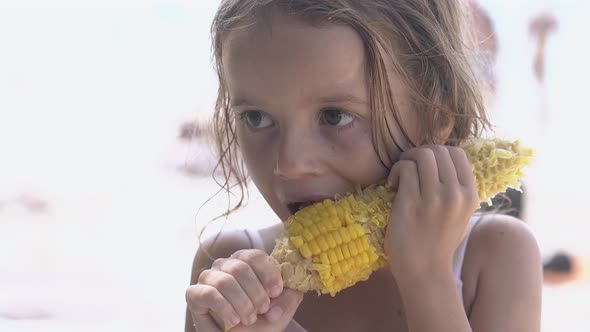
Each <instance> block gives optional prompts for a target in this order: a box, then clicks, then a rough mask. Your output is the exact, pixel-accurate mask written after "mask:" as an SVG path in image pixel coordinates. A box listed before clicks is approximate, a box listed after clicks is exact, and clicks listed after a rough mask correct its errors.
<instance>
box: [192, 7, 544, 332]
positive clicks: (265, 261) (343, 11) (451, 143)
mask: <svg viewBox="0 0 590 332" xmlns="http://www.w3.org/2000/svg"><path fill="white" fill-rule="evenodd" d="M464 10H465V7H463V4H462V3H460V2H459V0H371V1H360V0H224V1H222V3H221V6H220V8H219V10H218V12H217V15H216V17H215V20H214V23H213V28H212V32H213V47H214V52H215V60H216V64H217V71H218V74H219V81H220V88H219V96H218V99H217V105H216V109H215V115H214V129H215V134H216V138H217V145H218V151H219V153H220V156H221V158H220V165H221V167H222V169H223V171H224V174H225V176H226V181H225V184H224V188H225V189H226V190H227V191H229V190H230V189H231V188H232V187H234V186H235V185H237V186H238V187H239V188H240V189H242V190H244V189H247V188H246V187H245V186H246V181H247V177H249V178H250V179H251V180H252V181H253V182H254V184H255V185H256V187H257V188H258V189H259V191H260V193H261V194H262V195H263V197H264V198H265V200H266V201H267V202H268V204H269V205H270V206H271V208H272V209H273V210H274V212H275V213H276V214H277V215H278V217H279V218H280V219H281V220H282V221H283V222H285V221H286V220H287V218H289V216H291V215H292V214H294V213H295V212H296V211H297V210H298V209H300V208H301V207H302V206H305V205H307V204H309V203H311V202H315V201H319V200H323V199H325V198H331V197H333V196H334V195H335V194H345V193H346V192H349V191H352V190H353V189H354V187H355V185H361V186H366V185H369V184H373V183H377V182H380V181H385V180H386V181H388V182H389V183H390V184H391V185H392V186H393V188H394V189H395V190H396V191H397V193H398V194H397V196H396V199H395V200H394V203H393V204H394V205H393V207H392V214H391V218H390V225H389V227H388V230H387V236H386V241H385V253H386V254H387V257H388V266H387V267H386V268H383V269H382V270H380V271H377V272H375V273H373V275H372V276H371V278H370V279H369V280H368V281H366V282H362V283H359V284H358V285H356V286H354V287H351V288H349V289H346V290H344V291H342V292H340V293H339V294H338V295H336V296H335V297H331V296H319V297H318V296H317V295H316V294H305V295H304V294H301V293H299V292H297V291H294V290H290V289H286V288H283V283H282V279H281V274H280V271H279V269H278V268H277V267H276V266H275V265H274V264H272V263H271V262H270V260H269V257H268V254H269V253H270V252H271V250H272V248H273V246H274V240H275V238H276V237H277V235H278V234H279V233H280V232H281V231H282V229H283V225H282V224H280V225H276V226H275V227H271V228H269V229H264V230H261V231H259V232H255V231H243V232H232V233H223V234H221V235H220V236H219V237H218V238H217V240H215V241H208V242H205V243H204V244H203V245H202V246H201V247H200V248H199V251H198V252H197V254H196V257H195V261H194V265H193V275H192V279H191V285H192V286H190V287H189V289H188V290H187V292H186V298H187V302H188V313H187V323H186V331H194V330H195V328H196V330H197V331H220V329H219V328H218V327H217V325H216V324H215V321H214V319H213V318H212V315H211V313H214V314H215V315H216V316H218V317H220V318H222V319H223V320H225V321H226V322H231V323H232V324H236V326H235V327H234V328H233V329H232V331H305V330H310V331H412V332H415V331H452V332H461V331H539V330H540V326H539V325H540V306H541V260H540V256H539V251H538V248H537V244H536V241H535V240H534V238H533V236H532V235H531V233H530V231H529V230H528V229H527V228H526V227H525V225H523V223H521V222H520V221H519V220H517V219H514V218H512V217H509V216H503V215H497V214H496V215H486V216H481V215H475V216H473V211H474V206H476V205H477V203H478V201H479V199H478V197H477V194H476V191H475V185H474V181H473V175H472V174H471V168H470V165H469V163H468V161H467V159H466V156H465V154H464V153H463V151H462V150H461V149H459V148H456V147H455V146H456V145H457V144H458V143H459V142H461V141H462V140H464V139H468V138H470V137H473V136H476V135H480V134H481V132H482V130H483V129H485V128H486V127H487V125H488V123H487V119H486V116H485V114H484V112H483V107H482V96H481V91H480V88H479V85H478V84H477V80H476V79H475V77H474V71H473V69H472V68H473V66H472V65H473V61H471V60H470V56H471V55H472V54H476V51H475V50H474V49H473V48H471V47H470V45H469V41H470V40H471V39H470V37H469V34H468V31H469V29H470V27H469V26H468V25H467V24H468V23H469V22H466V19H465V18H464V14H463V13H464ZM238 155H239V157H240V159H238ZM242 165H244V166H245V167H246V169H247V172H248V174H247V175H246V174H245V173H246V171H245V169H244V168H243V167H242ZM232 181H234V182H232ZM235 181H237V182H235ZM243 195H244V192H243V191H242V198H243V197H244V196H243ZM239 205H240V204H238V206H236V208H238V207H239ZM230 212H231V211H230ZM210 257H212V258H213V259H210Z"/></svg>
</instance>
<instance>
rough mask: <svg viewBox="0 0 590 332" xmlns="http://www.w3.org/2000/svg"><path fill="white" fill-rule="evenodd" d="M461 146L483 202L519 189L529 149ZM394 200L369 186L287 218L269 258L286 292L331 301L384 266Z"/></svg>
mask: <svg viewBox="0 0 590 332" xmlns="http://www.w3.org/2000/svg"><path fill="white" fill-rule="evenodd" d="M460 147H461V148H463V150H464V151H465V152H466V154H467V157H468V159H469V161H470V162H471V164H472V168H473V173H474V176H475V180H476V185H477V191H478V194H479V197H480V199H481V201H482V202H487V203H488V204H491V199H492V198H493V196H495V195H496V194H498V193H500V192H503V191H505V190H506V189H507V188H514V189H517V190H520V184H519V182H518V179H519V178H521V177H522V176H523V173H522V169H523V168H524V167H525V166H527V165H528V164H529V162H530V160H531V158H532V150H531V149H529V148H526V147H523V146H521V145H520V143H519V141H507V140H501V139H497V138H495V139H483V138H478V139H473V140H471V141H468V142H466V143H464V144H462V145H460ZM394 197H395V193H393V192H391V190H389V189H388V188H387V187H386V186H384V185H372V186H369V187H367V188H364V189H362V190H361V188H356V190H355V192H353V193H348V194H347V195H346V196H345V197H343V198H341V197H335V200H324V201H323V202H318V203H315V204H313V205H311V206H308V207H305V208H303V209H301V210H300V211H298V212H297V213H295V214H294V215H293V216H291V217H290V218H289V220H287V224H286V234H285V235H284V236H283V237H281V238H279V239H278V240H277V244H276V246H275V248H274V250H273V252H272V254H271V257H272V258H274V259H275V261H276V262H277V264H279V265H280V267H281V273H282V276H283V282H284V285H285V287H288V288H293V289H297V290H299V291H303V292H307V291H310V290H315V291H316V292H318V294H331V295H332V296H334V295H336V293H338V292H339V291H341V290H343V289H345V288H347V287H350V286H352V285H354V284H356V283H357V282H359V281H364V280H367V279H368V278H369V276H370V275H371V273H373V272H374V271H376V270H378V269H379V268H381V267H383V266H385V264H386V261H387V257H386V256H385V254H384V252H383V239H384V236H385V230H386V226H387V224H388V222H389V214H390V211H391V205H392V200H393V199H394Z"/></svg>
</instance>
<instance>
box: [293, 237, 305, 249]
mask: <svg viewBox="0 0 590 332" xmlns="http://www.w3.org/2000/svg"><path fill="white" fill-rule="evenodd" d="M291 242H293V245H294V246H295V248H301V246H302V245H303V239H302V238H301V236H291Z"/></svg>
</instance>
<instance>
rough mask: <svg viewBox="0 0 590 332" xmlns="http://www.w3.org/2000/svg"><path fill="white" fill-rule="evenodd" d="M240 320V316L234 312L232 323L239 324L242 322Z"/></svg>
mask: <svg viewBox="0 0 590 332" xmlns="http://www.w3.org/2000/svg"><path fill="white" fill-rule="evenodd" d="M240 321H241V320H240V316H238V315H237V314H233V315H232V316H231V320H230V322H231V323H232V325H238V324H240Z"/></svg>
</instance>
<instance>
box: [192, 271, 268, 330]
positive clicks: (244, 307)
mask: <svg viewBox="0 0 590 332" xmlns="http://www.w3.org/2000/svg"><path fill="white" fill-rule="evenodd" d="M199 284H204V285H208V286H211V287H214V288H215V289H217V290H218V291H219V293H220V294H221V295H223V297H224V298H225V299H226V300H227V301H228V302H229V303H230V304H231V306H232V307H233V308H234V310H235V312H237V313H238V315H239V316H240V320H241V322H242V323H243V324H244V325H250V324H252V323H254V322H255V321H256V317H257V310H256V308H255V307H254V304H253V303H252V301H250V298H249V297H248V295H247V294H246V292H244V290H243V289H242V287H241V286H240V284H239V283H238V281H237V280H236V279H235V278H234V277H233V276H232V275H231V274H228V273H226V272H223V271H217V270H205V271H203V272H202V273H201V275H200V276H199ZM211 309H212V310H213V311H216V310H214V309H213V308H211ZM224 318H225V317H224ZM230 321H231V322H232V323H233V321H232V320H230Z"/></svg>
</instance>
